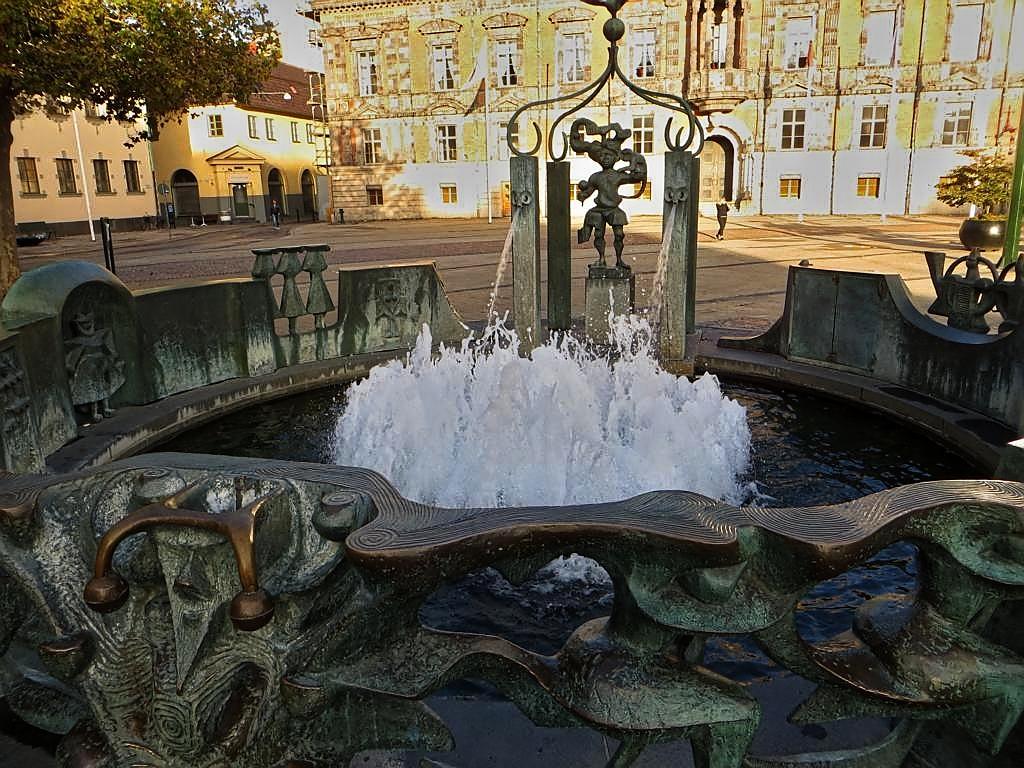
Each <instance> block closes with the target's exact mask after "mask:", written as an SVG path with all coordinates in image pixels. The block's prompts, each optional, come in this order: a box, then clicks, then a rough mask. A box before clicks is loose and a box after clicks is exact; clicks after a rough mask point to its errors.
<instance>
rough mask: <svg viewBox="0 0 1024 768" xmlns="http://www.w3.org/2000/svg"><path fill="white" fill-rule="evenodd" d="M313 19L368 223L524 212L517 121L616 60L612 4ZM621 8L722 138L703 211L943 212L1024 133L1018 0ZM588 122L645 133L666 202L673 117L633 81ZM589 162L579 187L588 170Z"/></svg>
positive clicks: (667, 0)
mask: <svg viewBox="0 0 1024 768" xmlns="http://www.w3.org/2000/svg"><path fill="white" fill-rule="evenodd" d="M308 13H309V15H311V16H312V17H313V18H314V19H316V20H317V21H318V22H319V24H320V38H321V42H322V44H323V47H324V60H325V61H324V66H325V79H326V95H327V105H328V110H327V111H328V116H329V121H330V133H331V141H332V153H333V164H332V166H331V184H332V198H333V200H334V205H336V206H341V207H344V208H345V209H346V211H347V213H348V216H349V218H350V219H381V218H407V217H426V216H483V215H488V213H491V214H493V215H507V214H508V211H509V207H510V206H509V193H508V179H509V172H508V162H507V159H508V148H507V146H506V145H505V141H504V136H505V130H506V127H507V126H508V123H509V120H510V119H511V116H512V113H513V112H514V111H515V110H516V109H517V108H518V107H520V106H522V105H523V104H525V103H526V102H529V101H534V100H539V99H547V98H551V97H555V96H560V95H565V94H569V93H572V92H573V91H576V90H578V89H580V88H581V87H582V86H583V85H584V84H585V83H586V82H588V81H590V80H591V79H592V78H594V77H596V76H597V75H598V74H600V71H601V69H602V67H603V66H604V63H605V61H606V57H607V54H606V50H605V48H606V43H605V41H604V39H603V37H602V36H601V25H602V24H603V22H604V20H605V19H606V18H607V14H606V13H605V12H604V11H603V10H600V9H595V8H592V7H590V6H587V5H584V4H582V3H578V2H572V1H571V0H535V2H531V3H520V2H497V1H496V0H449V1H448V2H413V1H412V0H312V2H311V5H310V10H309V12H308ZM619 16H620V18H622V19H623V21H624V22H625V23H626V29H627V31H626V36H625V38H624V40H623V42H622V45H621V53H620V57H624V60H622V59H620V60H622V63H623V64H624V65H625V67H626V68H627V72H628V73H629V75H630V77H631V78H633V79H634V80H635V81H636V82H637V83H638V84H640V85H642V86H643V87H644V88H647V89H650V90H656V91H665V92H669V93H676V94H681V95H683V96H684V97H685V98H687V99H688V100H689V101H690V102H691V103H692V104H693V105H694V107H695V108H696V111H697V114H698V115H700V119H701V122H702V125H704V127H705V128H706V129H707V135H708V143H707V145H706V147H705V149H704V151H703V153H702V155H701V177H702V178H701V205H702V209H703V210H705V211H710V210H712V208H713V204H714V203H715V202H717V201H718V200H720V199H721V198H725V199H727V200H729V201H731V202H732V203H733V205H734V207H735V209H736V210H738V211H739V212H741V213H766V214H771V213H809V214H827V213H861V214H865V213H887V214H913V213H926V212H945V211H948V210H949V209H948V208H946V207H945V206H944V205H942V204H941V203H939V202H938V201H937V200H936V198H935V185H936V183H937V182H938V180H939V179H940V178H941V177H942V176H943V175H944V174H946V173H947V172H948V171H949V169H950V168H952V167H953V166H955V165H958V164H960V163H962V162H964V158H963V157H962V156H961V154H960V153H961V152H962V151H964V150H968V149H976V148H990V147H996V146H999V147H1004V148H1008V147H1012V145H1013V142H1014V140H1015V137H1016V127H1017V124H1018V119H1019V114H1020V109H1021V105H1022V94H1024V55H1022V54H1021V51H1024V4H1022V3H1015V1H1014V0H642V1H641V0H633V1H631V2H628V3H626V4H625V6H624V7H623V8H622V10H621V11H620V13H619ZM570 104H571V102H567V103H566V104H565V106H563V107H562V109H564V108H566V107H568V106H569V105H570ZM558 114H559V112H558V111H556V109H555V108H553V107H548V108H544V109H538V110H530V111H528V112H527V113H525V114H524V115H523V116H522V118H521V119H520V121H519V123H520V124H518V125H513V126H512V129H513V134H514V135H516V136H518V137H519V141H520V143H521V144H522V145H526V144H532V143H533V127H532V126H531V123H536V124H537V125H538V126H539V127H540V128H541V130H546V128H547V126H549V125H550V124H551V122H552V121H553V120H554V119H555V117H556V116H557V115H558ZM578 114H580V115H582V116H586V117H590V118H592V119H594V120H596V121H597V122H599V123H606V122H618V123H620V124H621V125H623V126H624V127H626V128H630V129H631V130H632V131H633V137H632V145H633V148H634V149H638V150H640V151H642V152H643V153H644V154H645V155H647V157H648V163H649V168H650V178H651V184H650V185H649V189H648V190H647V192H646V193H645V194H644V195H643V196H641V197H640V198H639V199H636V200H631V201H628V202H627V204H626V205H627V210H628V211H629V212H632V213H660V212H661V204H660V199H661V192H662V187H661V183H660V182H661V170H662V167H663V161H662V153H663V152H664V151H665V146H664V139H663V135H664V128H665V123H666V121H667V120H668V118H669V114H667V113H665V112H663V111H659V110H658V109H656V108H653V107H651V106H650V105H649V104H647V103H645V102H643V101H642V100H640V99H639V98H637V97H636V96H634V95H632V94H630V93H629V92H628V91H627V90H625V89H624V88H621V87H619V86H613V87H612V88H611V89H609V91H608V92H604V93H602V94H600V95H599V96H598V97H597V98H596V99H595V100H594V101H593V102H592V103H591V105H590V106H589V107H588V108H586V109H585V110H583V111H582V112H580V113H578ZM541 157H542V159H543V158H544V157H545V156H544V154H543V150H542V154H541ZM570 159H571V160H572V163H573V168H572V178H573V179H578V178H585V177H586V176H587V175H589V173H590V170H591V168H590V165H589V161H588V160H587V159H586V158H577V157H572V158H570ZM577 166H578V167H577ZM542 188H543V185H542ZM568 193H569V191H568V190H567V194H568ZM573 205H574V213H577V214H579V213H582V206H581V205H580V204H579V203H574V204H573Z"/></svg>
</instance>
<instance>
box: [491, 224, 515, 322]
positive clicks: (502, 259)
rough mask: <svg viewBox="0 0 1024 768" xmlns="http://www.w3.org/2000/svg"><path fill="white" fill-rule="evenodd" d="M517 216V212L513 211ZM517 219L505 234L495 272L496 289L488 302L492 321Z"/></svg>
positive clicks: (510, 251) (510, 252)
mask: <svg viewBox="0 0 1024 768" xmlns="http://www.w3.org/2000/svg"><path fill="white" fill-rule="evenodd" d="M513 216H515V212H513ZM514 225H515V219H514V218H513V220H512V224H510V225H509V228H508V233H507V234H506V235H505V243H504V245H502V246H501V256H499V257H498V271H497V272H496V273H495V274H494V289H493V290H492V291H491V299H490V301H489V302H488V304H487V319H488V321H490V319H491V317H493V316H494V303H495V302H496V301H497V300H498V289H499V288H501V281H502V279H503V278H504V277H505V269H506V268H507V267H508V257H509V256H510V255H511V254H512V233H513V232H514V231H515V226H514Z"/></svg>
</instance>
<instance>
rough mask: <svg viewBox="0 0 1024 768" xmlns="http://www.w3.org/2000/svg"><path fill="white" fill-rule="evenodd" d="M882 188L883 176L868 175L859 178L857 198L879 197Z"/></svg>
mask: <svg viewBox="0 0 1024 768" xmlns="http://www.w3.org/2000/svg"><path fill="white" fill-rule="evenodd" d="M881 186H882V178H881V176H878V175H877V174H876V175H868V176H858V177H857V197H878V191H879V189H880V188H881Z"/></svg>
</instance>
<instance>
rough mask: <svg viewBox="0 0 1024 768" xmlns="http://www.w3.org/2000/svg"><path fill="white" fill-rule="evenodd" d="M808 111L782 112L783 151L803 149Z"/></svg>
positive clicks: (793, 110) (790, 110)
mask: <svg viewBox="0 0 1024 768" xmlns="http://www.w3.org/2000/svg"><path fill="white" fill-rule="evenodd" d="M806 120H807V111H806V110H804V109H784V110H782V143H781V145H780V146H781V148H782V149H803V148H804V129H805V127H806Z"/></svg>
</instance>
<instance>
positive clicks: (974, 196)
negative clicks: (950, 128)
mask: <svg viewBox="0 0 1024 768" xmlns="http://www.w3.org/2000/svg"><path fill="white" fill-rule="evenodd" d="M961 154H962V155H964V156H965V157H968V158H970V159H971V162H969V163H965V164H964V165H958V166H957V167H956V168H954V169H953V170H951V171H950V172H949V173H947V174H946V175H945V176H943V177H942V179H941V180H940V181H939V183H938V185H937V186H936V188H935V193H936V194H935V196H936V197H937V198H938V199H939V200H941V201H942V202H944V203H945V204H946V205H952V206H955V207H959V206H961V205H976V206H977V207H978V213H979V214H981V215H982V216H985V215H988V214H991V213H999V212H1001V211H1002V209H1003V207H1004V206H1005V205H1006V204H1007V203H1008V202H1010V183H1011V182H1012V181H1013V164H1012V163H1011V162H1010V159H1009V158H1008V157H1005V156H1003V155H1002V154H1000V153H999V152H997V151H994V150H981V149H972V150H967V151H966V152H962V153H961Z"/></svg>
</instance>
